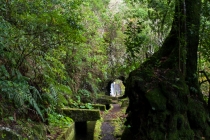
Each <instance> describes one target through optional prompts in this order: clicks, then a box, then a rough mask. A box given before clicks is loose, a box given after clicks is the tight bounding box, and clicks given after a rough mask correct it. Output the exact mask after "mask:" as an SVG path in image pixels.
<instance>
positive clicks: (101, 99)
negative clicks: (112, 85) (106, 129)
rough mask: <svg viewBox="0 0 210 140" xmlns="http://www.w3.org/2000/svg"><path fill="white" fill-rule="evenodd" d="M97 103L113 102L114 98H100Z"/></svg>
mask: <svg viewBox="0 0 210 140" xmlns="http://www.w3.org/2000/svg"><path fill="white" fill-rule="evenodd" d="M96 102H97V103H99V104H104V105H106V104H111V103H112V99H107V98H99V99H97V100H96Z"/></svg>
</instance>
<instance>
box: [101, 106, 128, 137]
mask: <svg viewBox="0 0 210 140" xmlns="http://www.w3.org/2000/svg"><path fill="white" fill-rule="evenodd" d="M112 106H113V108H112V109H111V110H110V111H109V112H108V113H103V115H102V117H103V120H104V122H103V123H102V126H101V136H102V138H101V140H118V139H119V138H116V136H115V134H114V132H116V128H115V126H114V123H113V122H116V121H117V120H120V119H119V118H120V117H125V115H124V113H123V112H122V108H121V107H120V105H119V104H112ZM117 123H122V122H121V121H120V122H117Z"/></svg>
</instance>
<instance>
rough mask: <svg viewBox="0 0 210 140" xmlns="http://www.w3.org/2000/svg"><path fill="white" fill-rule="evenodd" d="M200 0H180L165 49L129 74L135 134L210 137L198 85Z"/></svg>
mask: <svg viewBox="0 0 210 140" xmlns="http://www.w3.org/2000/svg"><path fill="white" fill-rule="evenodd" d="M200 7H201V1H200V0H176V6H175V14H174V21H173V24H172V28H171V32H170V33H169V35H168V37H167V38H166V40H165V42H164V43H163V46H162V47H161V49H160V50H159V51H158V52H156V53H155V54H154V55H153V56H152V57H151V58H150V59H149V60H148V61H146V62H145V63H143V64H142V65H141V66H140V67H139V68H138V69H136V70H134V71H133V72H131V73H130V75H129V77H128V79H127V80H126V89H125V94H126V95H128V97H129V100H130V102H129V106H128V108H127V113H128V117H127V123H128V124H129V125H130V126H131V131H132V133H134V135H135V139H139V140H165V139H167V140H177V139H183V140H193V139H202V137H205V138H206V139H207V140H208V139H210V127H209V117H208V115H209V113H208V110H207V106H206V103H205V102H204V100H203V98H202V93H201V92H200V89H199V85H198V78H197V76H196V73H197V48H198V40H199V26H200Z"/></svg>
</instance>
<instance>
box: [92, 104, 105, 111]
mask: <svg viewBox="0 0 210 140" xmlns="http://www.w3.org/2000/svg"><path fill="white" fill-rule="evenodd" d="M92 107H93V108H94V109H99V110H101V111H105V110H106V106H105V105H102V104H92Z"/></svg>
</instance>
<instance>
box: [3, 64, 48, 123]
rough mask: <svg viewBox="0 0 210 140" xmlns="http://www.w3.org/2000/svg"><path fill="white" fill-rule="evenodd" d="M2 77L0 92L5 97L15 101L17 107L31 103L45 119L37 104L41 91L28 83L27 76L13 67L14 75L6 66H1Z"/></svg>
mask: <svg viewBox="0 0 210 140" xmlns="http://www.w3.org/2000/svg"><path fill="white" fill-rule="evenodd" d="M0 71H1V78H0V94H2V96H3V97H4V98H8V99H9V100H11V101H13V102H14V104H15V106H16V107H17V108H23V106H28V103H29V105H31V106H32V107H33V108H34V109H35V110H36V112H37V113H38V114H39V115H40V117H41V118H42V120H43V121H44V118H43V115H42V113H41V110H40V108H39V106H38V104H37V100H38V99H41V96H40V93H39V91H38V90H37V89H36V88H35V87H33V86H30V85H29V84H28V82H27V81H26V78H25V77H24V76H22V75H21V73H20V72H19V71H18V70H15V69H12V70H11V71H13V72H12V77H14V78H13V79H10V77H11V76H10V75H9V73H8V72H7V70H6V68H5V67H4V66H1V67H0ZM5 78H6V79H8V80H6V79H5Z"/></svg>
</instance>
